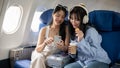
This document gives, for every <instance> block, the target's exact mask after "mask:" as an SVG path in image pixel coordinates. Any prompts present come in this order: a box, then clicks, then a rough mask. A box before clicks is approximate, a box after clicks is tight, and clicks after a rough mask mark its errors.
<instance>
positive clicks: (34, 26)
mask: <svg viewBox="0 0 120 68" xmlns="http://www.w3.org/2000/svg"><path fill="white" fill-rule="evenodd" d="M42 13H43V12H40V11H36V12H35V14H34V17H33V20H32V24H31V29H32V31H33V32H38V31H39V24H40V23H41V21H40V15H41V14H42Z"/></svg>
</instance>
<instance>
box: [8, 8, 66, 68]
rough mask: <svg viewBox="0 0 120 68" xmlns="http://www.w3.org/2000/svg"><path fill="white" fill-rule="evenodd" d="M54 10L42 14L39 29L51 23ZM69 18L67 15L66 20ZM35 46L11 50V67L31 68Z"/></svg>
mask: <svg viewBox="0 0 120 68" xmlns="http://www.w3.org/2000/svg"><path fill="white" fill-rule="evenodd" d="M52 12H53V9H48V10H46V11H44V12H43V13H42V14H41V16H40V20H41V23H40V25H39V30H40V29H41V28H42V27H44V26H46V25H48V24H49V22H50V20H51V19H52ZM67 18H68V17H66V18H65V20H68V19H67ZM34 48H35V46H28V47H20V48H16V49H12V50H10V59H11V68H29V67H30V61H31V59H30V58H31V53H32V51H33V50H34ZM28 52H29V53H28ZM26 55H27V58H26ZM22 56H24V57H22ZM28 56H29V58H28Z"/></svg>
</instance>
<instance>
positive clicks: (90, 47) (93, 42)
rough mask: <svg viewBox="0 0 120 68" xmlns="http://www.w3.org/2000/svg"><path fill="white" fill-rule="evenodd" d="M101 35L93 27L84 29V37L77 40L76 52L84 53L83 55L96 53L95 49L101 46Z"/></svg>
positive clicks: (91, 55)
mask: <svg viewBox="0 0 120 68" xmlns="http://www.w3.org/2000/svg"><path fill="white" fill-rule="evenodd" d="M101 41H102V38H101V35H100V34H99V33H98V32H97V31H96V29H94V28H89V29H88V30H87V31H86V35H85V38H83V39H82V40H81V41H80V42H78V44H77V46H78V52H80V53H82V54H84V56H90V57H95V56H96V55H97V49H99V48H101V47H100V45H101Z"/></svg>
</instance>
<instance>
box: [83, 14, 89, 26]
mask: <svg viewBox="0 0 120 68" xmlns="http://www.w3.org/2000/svg"><path fill="white" fill-rule="evenodd" d="M88 20H89V18H88V15H85V16H84V17H83V24H87V23H88Z"/></svg>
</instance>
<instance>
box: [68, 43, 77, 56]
mask: <svg viewBox="0 0 120 68" xmlns="http://www.w3.org/2000/svg"><path fill="white" fill-rule="evenodd" d="M69 47H70V49H71V51H70V54H76V52H77V51H76V49H77V45H76V43H70V46H69Z"/></svg>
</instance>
